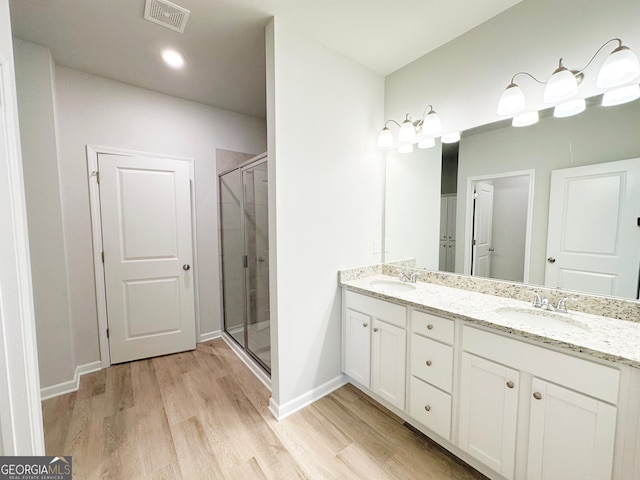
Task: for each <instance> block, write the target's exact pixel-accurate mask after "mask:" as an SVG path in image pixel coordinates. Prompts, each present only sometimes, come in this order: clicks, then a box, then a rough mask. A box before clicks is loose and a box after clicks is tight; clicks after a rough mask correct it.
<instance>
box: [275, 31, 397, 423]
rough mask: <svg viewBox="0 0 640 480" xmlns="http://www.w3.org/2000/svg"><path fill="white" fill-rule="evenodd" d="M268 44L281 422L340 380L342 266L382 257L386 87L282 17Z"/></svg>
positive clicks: (277, 391)
mask: <svg viewBox="0 0 640 480" xmlns="http://www.w3.org/2000/svg"><path fill="white" fill-rule="evenodd" d="M266 43H267V107H268V111H269V114H268V120H267V122H268V125H269V127H268V138H269V162H270V172H269V173H270V174H271V176H270V178H269V182H270V183H269V190H270V192H269V193H270V202H271V203H270V205H269V207H270V208H269V210H270V211H269V214H270V222H271V223H270V227H271V235H272V237H271V238H270V250H271V251H270V257H271V258H270V260H271V263H270V265H271V272H270V274H271V277H270V278H271V287H272V290H273V291H272V293H271V314H272V324H273V332H272V357H273V362H274V363H273V366H272V368H273V370H274V372H275V373H274V374H273V376H272V388H273V394H272V395H273V397H272V407H274V408H275V409H276V414H280V415H285V414H286V413H287V412H288V411H289V412H290V411H291V409H293V408H296V406H300V405H301V404H302V403H303V401H304V399H305V398H307V399H308V398H310V397H305V395H306V394H310V392H314V391H315V394H316V395H319V394H322V393H326V388H328V385H334V384H332V383H331V382H336V381H338V380H340V378H341V374H340V370H341V365H340V358H341V355H340V352H341V336H340V333H341V329H340V325H341V296H340V289H339V288H338V283H337V271H338V269H340V268H345V267H349V266H353V265H361V264H371V263H377V262H379V261H380V255H379V254H373V253H372V251H373V249H372V247H373V241H374V240H379V239H380V232H381V228H382V225H381V216H382V211H381V203H382V188H383V182H384V179H383V174H382V171H383V168H382V167H383V163H382V162H383V156H382V155H381V154H380V153H379V152H378V151H377V150H376V148H375V143H376V136H377V131H378V129H379V127H380V125H382V122H383V94H384V80H383V78H382V77H381V76H379V75H377V74H375V73H373V72H371V71H369V70H367V69H366V68H364V67H362V66H361V65H359V64H357V63H355V62H354V61H352V60H350V59H348V58H346V57H345V56H343V55H341V54H338V53H336V52H335V51H333V50H330V49H329V48H327V47H325V46H323V45H322V44H320V43H318V42H317V41H315V40H312V39H310V38H309V37H307V36H306V35H305V34H304V33H301V32H298V31H295V30H293V29H291V28H289V27H288V26H286V25H284V24H282V23H281V21H279V20H278V19H275V20H274V21H273V23H272V24H270V25H269V26H268V28H267V42H266ZM274 207H275V208H274ZM323 385H324V386H325V387H324V388H325V389H323V388H322V386H323ZM311 396H313V395H311ZM274 404H275V405H274Z"/></svg>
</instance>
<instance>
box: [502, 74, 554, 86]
mask: <svg viewBox="0 0 640 480" xmlns="http://www.w3.org/2000/svg"><path fill="white" fill-rule="evenodd" d="M518 75H526V76H527V77H530V78H533V79H534V80H535V81H536V82H538V83H540V84H542V85H544V84H545V83H547V82H543V81H542V80H538V79H537V78H536V77H534V76H533V75H531V74H530V73H529V72H518V73H516V74H515V75H514V76H513V77H511V84H514V83H515V80H516V77H517V76H518Z"/></svg>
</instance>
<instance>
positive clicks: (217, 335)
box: [198, 330, 222, 343]
mask: <svg viewBox="0 0 640 480" xmlns="http://www.w3.org/2000/svg"><path fill="white" fill-rule="evenodd" d="M221 335H222V331H220V330H214V331H213V332H207V333H201V334H200V336H199V337H198V343H202V342H208V341H209V340H213V339H215V338H220V336H221Z"/></svg>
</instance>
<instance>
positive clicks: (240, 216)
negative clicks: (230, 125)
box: [218, 155, 271, 373]
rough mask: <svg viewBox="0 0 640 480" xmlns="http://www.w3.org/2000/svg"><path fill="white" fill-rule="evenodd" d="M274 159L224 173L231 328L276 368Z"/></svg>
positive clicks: (225, 294)
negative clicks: (273, 354) (271, 175)
mask: <svg viewBox="0 0 640 480" xmlns="http://www.w3.org/2000/svg"><path fill="white" fill-rule="evenodd" d="M267 162H268V160H267V157H266V155H260V156H258V157H255V158H253V159H251V160H249V161H248V162H246V163H244V164H242V165H240V166H238V167H235V168H234V169H232V170H230V171H226V172H223V173H221V174H219V176H218V177H219V195H220V198H219V209H220V237H221V259H222V303H223V317H224V330H225V332H226V333H227V334H228V335H229V336H230V337H231V338H232V339H233V340H234V341H235V342H236V343H237V344H238V345H239V346H240V347H241V348H242V349H244V351H245V352H247V354H249V355H250V356H251V357H252V358H253V359H254V360H255V361H256V362H257V363H258V364H259V365H260V366H261V367H262V368H263V369H264V370H265V371H266V372H268V373H271V321H270V312H269V209H268V174H267V166H268V163H267Z"/></svg>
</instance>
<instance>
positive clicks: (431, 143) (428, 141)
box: [418, 138, 436, 148]
mask: <svg viewBox="0 0 640 480" xmlns="http://www.w3.org/2000/svg"><path fill="white" fill-rule="evenodd" d="M435 146H436V141H435V139H433V138H423V139H422V140H420V141H419V142H418V148H431V147H435Z"/></svg>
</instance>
